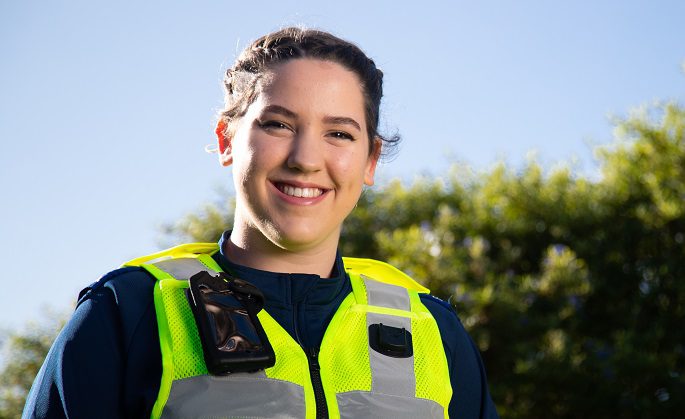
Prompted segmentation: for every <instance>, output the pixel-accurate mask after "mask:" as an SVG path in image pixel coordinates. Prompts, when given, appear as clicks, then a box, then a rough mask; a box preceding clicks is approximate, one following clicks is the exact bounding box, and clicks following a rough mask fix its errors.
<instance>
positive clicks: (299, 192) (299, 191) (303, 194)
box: [279, 185, 323, 198]
mask: <svg viewBox="0 0 685 419" xmlns="http://www.w3.org/2000/svg"><path fill="white" fill-rule="evenodd" d="M279 189H280V190H281V192H283V193H284V194H286V195H290V196H295V197H298V198H316V197H317V196H319V195H321V194H322V193H323V191H322V190H321V189H319V188H296V187H294V186H290V185H282V186H281V187H280V188H279Z"/></svg>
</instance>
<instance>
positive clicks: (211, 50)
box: [0, 0, 685, 327]
mask: <svg viewBox="0 0 685 419" xmlns="http://www.w3.org/2000/svg"><path fill="white" fill-rule="evenodd" d="M257 5H258V6H257ZM683 16H685V3H683V2H678V1H661V2H648V1H602V2H597V1H575V2H563V3H562V2H549V1H517V2H505V1H501V2H494V1H480V2H466V1H450V2H447V1H445V2H435V1H430V0H429V1H422V2H419V3H412V5H411V6H403V5H402V4H401V3H399V2H396V1H375V2H371V1H347V2H322V1H301V2H297V3H294V2H293V3H286V2H268V1H266V2H219V1H195V2H192V3H191V2H169V1H166V2H161V1H160V2H156V1H149V2H128V1H122V2H98V1H69V2H67V1H51V2H37V1H5V2H2V3H0V57H1V62H2V63H1V64H0V92H2V93H1V94H0V141H1V142H2V149H1V151H0V188H1V191H2V202H3V204H2V205H0V254H1V255H2V256H1V257H2V266H3V268H4V276H3V279H2V291H1V292H0V310H1V313H2V315H1V316H0V327H19V326H21V325H22V324H23V323H24V321H25V320H26V319H31V318H34V319H39V318H40V312H41V306H42V305H49V306H52V307H55V308H58V309H59V308H65V307H68V306H69V304H71V303H73V301H74V299H75V297H76V295H77V293H78V291H79V290H80V289H81V288H82V287H84V286H86V285H87V284H89V283H90V282H92V281H95V280H96V279H97V278H98V277H99V276H100V275H102V274H104V273H106V272H107V271H109V270H111V269H113V268H115V267H116V266H118V265H119V264H120V263H122V262H123V261H125V260H128V259H130V258H133V257H135V256H139V255H142V254H146V253H150V252H153V251H156V250H158V248H159V243H160V238H161V236H160V233H159V226H160V225H161V224H163V223H166V222H172V221H174V220H176V219H178V218H179V217H181V216H183V215H184V214H186V213H188V212H191V211H193V210H195V209H197V208H198V207H200V206H201V205H202V204H203V203H204V202H208V201H212V200H215V199H216V198H217V193H216V191H217V189H222V188H223V189H228V188H229V185H230V183H231V177H230V171H229V170H226V169H223V168H221V167H220V166H219V164H218V163H217V161H216V156H214V155H209V154H206V153H205V152H204V151H203V148H204V146H205V145H206V144H209V143H211V142H212V141H213V138H212V131H213V124H214V121H215V117H214V115H215V113H216V111H217V110H218V109H219V108H220V106H221V100H222V92H221V89H220V79H221V75H222V70H223V69H225V68H226V67H227V66H229V65H230V63H231V62H232V61H233V59H234V58H235V56H236V54H237V52H239V50H240V49H241V48H242V47H243V46H245V45H246V44H247V43H248V42H249V41H250V40H252V39H254V38H255V37H257V36H259V35H262V34H264V33H266V32H269V31H272V30H275V29H278V28H279V27H282V26H286V25H290V24H304V25H306V26H313V27H320V28H324V29H327V30H330V31H332V32H334V33H336V34H338V35H340V36H342V37H344V38H347V39H350V40H352V41H354V42H356V43H358V44H359V45H360V46H361V47H362V48H363V49H364V50H365V51H367V53H368V54H369V55H370V56H372V57H373V58H374V59H375V60H376V62H377V63H378V64H379V66H380V67H381V68H382V69H383V70H384V72H385V75H386V77H385V90H386V96H385V101H384V107H383V126H384V127H385V128H386V131H387V132H390V133H392V132H394V131H395V130H397V131H399V133H400V134H402V136H403V138H404V143H403V145H402V147H401V150H400V153H399V155H398V156H397V158H396V159H394V160H393V161H392V162H390V163H388V164H385V165H383V166H382V167H381V168H380V172H379V175H380V179H381V182H380V183H381V184H382V183H383V182H387V181H388V180H390V179H393V178H396V177H400V178H402V179H405V180H407V181H409V180H411V179H412V178H413V177H415V176H417V175H419V174H431V175H435V176H439V175H441V174H442V173H445V171H446V170H447V168H448V167H449V165H450V164H451V163H454V162H458V163H459V164H463V165H470V166H472V167H473V168H475V169H476V170H487V169H488V168H489V167H491V166H492V165H493V164H494V162H496V161H499V160H505V161H507V162H509V163H510V164H512V165H514V166H520V165H522V164H523V162H525V160H526V156H527V155H528V153H529V152H530V151H536V152H537V155H538V159H539V160H540V161H541V162H542V163H543V164H545V165H546V166H551V165H554V164H556V163H558V162H571V161H575V162H576V163H574V164H575V167H576V168H577V170H579V171H581V172H582V173H586V174H590V175H591V174H592V173H593V172H594V169H595V168H596V166H595V163H594V162H593V160H592V152H591V150H592V147H591V145H592V144H603V143H606V142H608V141H610V140H611V129H612V127H611V124H610V122H609V119H608V117H609V116H610V115H616V116H621V115H626V113H627V112H628V111H629V110H630V109H631V108H633V107H635V106H637V105H641V104H645V103H648V104H649V103H653V102H654V101H655V100H658V99H675V100H679V101H681V102H682V101H683V92H684V87H685V76H684V75H683V71H682V67H681V65H682V63H683V61H684V60H685V26H684V25H683V24H682V21H683V20H682V19H683ZM27 291H28V292H27Z"/></svg>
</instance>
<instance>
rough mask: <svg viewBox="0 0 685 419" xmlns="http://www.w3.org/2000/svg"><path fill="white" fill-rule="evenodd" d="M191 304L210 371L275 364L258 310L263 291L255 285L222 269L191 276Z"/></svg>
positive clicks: (261, 302) (218, 373) (219, 371)
mask: <svg viewBox="0 0 685 419" xmlns="http://www.w3.org/2000/svg"><path fill="white" fill-rule="evenodd" d="M189 282H190V287H189V288H188V289H187V290H186V297H187V298H188V303H189V304H190V308H191V310H192V312H193V316H194V317H195V323H196V324H197V329H198V332H199V334H200V341H201V342H202V352H203V353H204V358H205V364H206V365H207V370H208V371H209V372H210V373H211V374H214V375H225V374H228V373H233V372H248V371H257V370H262V369H265V368H269V367H272V366H273V365H274V364H275V363H276V356H275V354H274V351H273V348H272V347H271V344H270V343H269V340H268V339H267V337H266V333H265V332H264V328H263V327H262V324H261V323H260V322H259V318H257V313H259V311H260V310H261V309H262V308H263V307H264V294H262V292H261V291H260V290H259V288H257V287H256V286H254V285H252V284H250V283H249V282H247V281H244V280H242V279H239V278H234V277H232V276H229V275H227V274H226V273H225V272H219V273H218V274H216V275H212V274H210V273H209V272H207V271H200V272H198V273H197V274H195V275H193V276H192V277H190V280H189Z"/></svg>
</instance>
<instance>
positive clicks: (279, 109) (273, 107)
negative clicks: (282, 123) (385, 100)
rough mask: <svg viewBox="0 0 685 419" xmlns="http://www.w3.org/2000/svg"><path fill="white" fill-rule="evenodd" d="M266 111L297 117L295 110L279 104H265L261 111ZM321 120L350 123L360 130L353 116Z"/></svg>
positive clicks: (329, 122) (331, 117)
mask: <svg viewBox="0 0 685 419" xmlns="http://www.w3.org/2000/svg"><path fill="white" fill-rule="evenodd" d="M267 112H270V113H275V114H279V115H283V116H285V117H286V118H293V119H297V114H296V113H295V112H293V111H291V110H290V109H288V108H285V107H283V106H280V105H268V106H265V107H264V109H263V110H262V113H267ZM323 121H324V122H325V123H327V124H339V125H352V126H353V127H355V128H356V129H357V130H359V131H361V130H362V127H361V125H359V123H358V122H357V121H355V120H354V119H353V118H349V117H347V116H326V117H324V119H323Z"/></svg>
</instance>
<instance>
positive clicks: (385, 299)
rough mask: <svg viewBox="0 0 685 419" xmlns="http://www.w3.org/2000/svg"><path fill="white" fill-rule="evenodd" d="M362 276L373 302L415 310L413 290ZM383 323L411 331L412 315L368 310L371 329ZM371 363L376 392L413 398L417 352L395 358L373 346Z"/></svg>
mask: <svg viewBox="0 0 685 419" xmlns="http://www.w3.org/2000/svg"><path fill="white" fill-rule="evenodd" d="M360 276H361V278H362V279H363V280H364V285H365V287H366V299H367V301H368V304H369V305H373V306H379V307H384V308H393V309H397V310H404V311H411V301H410V300H409V293H408V292H407V290H406V289H405V288H403V287H398V286H396V285H391V284H386V283H384V282H379V281H375V280H373V279H371V278H368V277H366V276H364V275H360ZM381 323H382V324H383V325H385V326H392V327H397V328H404V329H406V330H407V331H409V332H410V333H411V319H410V318H408V317H401V316H392V315H389V314H380V313H372V312H368V313H366V328H367V330H368V328H369V326H371V325H372V324H381ZM369 366H370V367H371V392H372V393H374V394H375V393H380V394H383V395H386V396H398V397H408V398H410V399H413V398H414V397H415V396H416V377H415V376H414V357H413V356H411V357H408V358H393V357H391V356H388V355H383V354H381V353H378V352H376V351H375V350H374V349H373V348H371V346H369ZM341 411H342V407H341ZM417 417H420V416H417Z"/></svg>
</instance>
